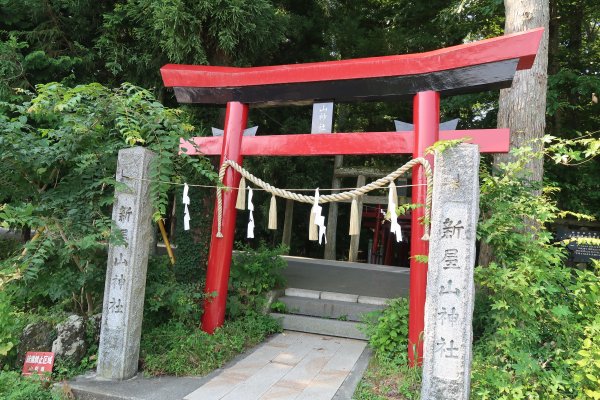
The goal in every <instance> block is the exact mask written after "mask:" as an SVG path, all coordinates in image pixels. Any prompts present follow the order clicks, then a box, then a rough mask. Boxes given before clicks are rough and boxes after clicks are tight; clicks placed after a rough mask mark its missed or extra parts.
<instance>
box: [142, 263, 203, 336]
mask: <svg viewBox="0 0 600 400" xmlns="http://www.w3.org/2000/svg"><path fill="white" fill-rule="evenodd" d="M203 290H204V279H203V277H198V279H191V280H188V281H187V282H179V281H178V280H177V278H176V275H175V271H174V270H173V266H172V265H171V263H170V261H169V258H168V257H167V256H156V257H150V260H149V262H148V275H147V277H146V298H145V302H144V326H145V327H146V326H147V327H155V326H157V325H160V324H162V323H166V322H168V321H171V320H173V321H177V322H179V323H181V324H184V325H186V326H194V325H197V324H198V323H199V322H200V317H201V316H202V301H203V300H204V294H203Z"/></svg>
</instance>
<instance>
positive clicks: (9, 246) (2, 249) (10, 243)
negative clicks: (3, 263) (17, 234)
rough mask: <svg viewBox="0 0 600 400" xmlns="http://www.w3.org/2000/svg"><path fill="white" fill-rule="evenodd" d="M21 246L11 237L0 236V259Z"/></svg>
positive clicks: (10, 254) (8, 255)
mask: <svg viewBox="0 0 600 400" xmlns="http://www.w3.org/2000/svg"><path fill="white" fill-rule="evenodd" d="M20 248H21V243H20V242H19V241H18V240H16V239H12V238H0V260H4V259H6V258H8V257H11V256H13V255H14V254H15V253H16V252H17V250H19V249H20Z"/></svg>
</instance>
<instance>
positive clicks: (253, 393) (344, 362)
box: [69, 331, 370, 400]
mask: <svg viewBox="0 0 600 400" xmlns="http://www.w3.org/2000/svg"><path fill="white" fill-rule="evenodd" d="M369 356H370V351H369V350H368V349H367V348H366V342H364V341H361V340H354V339H344V338H338V337H332V336H323V335H315V334H309V333H300V332H292V331H285V332H283V333H280V334H277V335H275V336H273V337H271V338H270V339H268V340H267V341H266V342H264V343H262V344H260V345H259V346H257V347H256V348H254V349H252V350H250V351H248V352H247V353H246V354H243V355H242V356H240V357H238V358H237V359H236V360H234V361H232V362H231V363H229V364H228V365H226V366H225V367H224V368H222V369H219V370H217V371H214V372H212V373H211V374H209V375H207V376H206V377H182V378H176V377H162V378H143V377H142V376H138V377H136V378H133V379H130V380H128V381H124V382H111V381H101V380H97V379H95V378H94V377H93V376H88V377H82V378H78V379H76V380H75V381H71V382H69V389H71V390H72V391H73V393H74V394H75V395H76V398H77V399H95V400H97V399H106V400H108V399H111V400H113V399H115V400H116V399H120V400H121V399H128V400H130V399H131V400H155V399H156V400H158V399H160V400H181V399H185V400H221V399H222V400H258V399H261V400H267V399H270V400H275V399H277V400H292V399H294V400H349V399H351V398H352V394H353V392H354V390H355V388H356V385H357V384H358V381H359V380H360V378H361V377H362V375H363V373H364V370H365V369H366V366H367V363H368V360H369Z"/></svg>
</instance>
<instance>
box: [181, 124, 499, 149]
mask: <svg viewBox="0 0 600 400" xmlns="http://www.w3.org/2000/svg"><path fill="white" fill-rule="evenodd" d="M413 137H414V132H365V133H336V134H322V135H311V134H300V135H273V136H255V137H252V136H248V137H244V138H243V140H242V150H241V152H242V154H243V155H245V156H324V155H338V154H346V155H348V154H411V153H412V151H413V141H414V139H413ZM463 137H470V138H472V139H473V140H471V141H470V143H475V144H478V145H479V151H480V152H481V153H506V152H508V147H509V144H510V143H509V142H510V141H509V130H508V129H473V130H454V131H441V132H440V139H442V140H449V139H459V138H463ZM192 141H193V143H195V145H196V146H194V145H192V144H190V143H188V142H185V141H183V140H182V141H181V148H182V152H185V153H186V154H189V155H200V154H203V155H218V154H221V147H222V143H223V137H195V138H192ZM196 148H197V150H196Z"/></svg>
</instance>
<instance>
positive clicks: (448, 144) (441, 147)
mask: <svg viewBox="0 0 600 400" xmlns="http://www.w3.org/2000/svg"><path fill="white" fill-rule="evenodd" d="M470 140H472V138H470V137H463V138H460V139H451V140H438V141H437V142H435V143H434V144H433V145H431V146H429V147H428V148H427V149H425V154H435V153H436V152H437V153H443V152H445V151H446V150H448V149H451V148H453V147H456V146H458V145H459V144H461V143H466V142H468V141H470Z"/></svg>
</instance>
